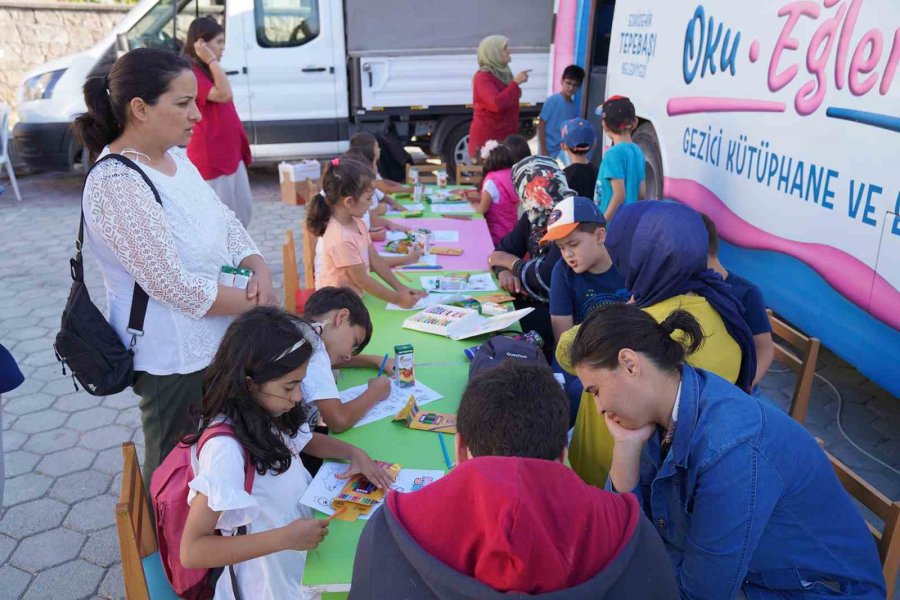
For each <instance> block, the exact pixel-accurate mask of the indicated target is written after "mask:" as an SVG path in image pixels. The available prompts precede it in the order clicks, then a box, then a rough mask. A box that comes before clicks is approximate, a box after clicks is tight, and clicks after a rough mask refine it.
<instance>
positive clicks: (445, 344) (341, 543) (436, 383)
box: [303, 272, 489, 599]
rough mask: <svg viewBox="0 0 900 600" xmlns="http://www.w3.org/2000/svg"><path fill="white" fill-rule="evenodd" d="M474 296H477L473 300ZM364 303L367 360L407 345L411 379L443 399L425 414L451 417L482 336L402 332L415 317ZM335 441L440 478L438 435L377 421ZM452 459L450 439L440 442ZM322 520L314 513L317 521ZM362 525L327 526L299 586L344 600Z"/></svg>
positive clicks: (366, 375)
mask: <svg viewBox="0 0 900 600" xmlns="http://www.w3.org/2000/svg"><path fill="white" fill-rule="evenodd" d="M405 274H406V275H408V276H409V278H410V279H412V280H413V283H411V284H410V285H411V286H413V287H416V288H419V289H421V285H420V283H419V276H420V274H417V273H414V272H407V273H405ZM474 295H475V296H477V295H478V294H474ZM364 302H365V304H366V307H367V308H368V309H369V313H370V314H371V316H372V322H373V325H374V332H373V336H372V340H371V341H370V342H369V345H368V346H366V349H365V352H366V353H367V354H384V353H388V354H389V355H390V356H393V353H394V346H395V345H397V344H412V345H413V347H414V348H415V361H416V379H418V380H419V381H422V382H423V383H424V384H425V385H427V386H428V387H430V388H432V389H434V390H436V391H438V392H440V393H441V394H443V396H444V397H443V398H442V399H440V400H435V401H434V402H432V403H430V404H427V405H426V406H428V408H429V409H431V410H435V411H443V412H453V413H455V412H456V410H457V407H458V406H459V399H460V397H461V396H462V392H463V390H464V389H465V386H466V383H467V382H468V376H469V360H468V359H467V358H466V356H465V354H464V353H463V350H464V349H465V348H468V347H470V346H474V345H476V344H478V343H480V342H482V341H484V340H485V339H487V337H489V336H487V335H484V336H479V337H475V338H471V339H467V340H461V341H458V342H457V341H453V340H451V339H450V338H446V337H442V336H438V335H433V334H429V333H422V332H419V331H412V330H409V329H403V328H402V324H403V321H404V320H405V319H406V318H407V317H409V316H411V315H413V314H415V311H389V310H387V309H386V308H385V306H386V303H385V302H384V301H383V300H379V299H378V298H375V297H374V296H371V295H369V294H367V295H366V297H365V299H364ZM340 373H341V375H340V378H339V380H338V387H339V388H340V389H346V388H349V387H353V386H356V385H360V384H363V383H366V382H367V381H368V380H369V379H370V378H371V377H373V376H374V375H375V373H374V372H373V371H372V370H371V369H342V370H341V371H340ZM334 435H335V437H336V438H338V439H341V440H344V441H346V442H348V443H350V444H353V445H355V446H359V447H360V448H362V449H364V450H365V451H366V452H368V453H369V454H370V455H371V456H372V458H375V459H378V460H384V461H388V462H397V463H400V464H401V465H403V466H404V467H409V468H413V469H440V470H442V471H445V472H446V465H445V463H444V458H443V454H442V452H441V447H440V442H439V441H438V437H437V435H438V434H435V433H432V432H428V431H414V430H411V429H407V428H406V427H403V426H402V425H400V423H395V422H393V421H391V420H390V418H384V419H382V420H380V421H376V422H374V423H370V424H368V425H364V426H363V427H359V428H352V429H350V430H349V431H345V432H344V433H340V434H334ZM444 441H445V442H447V443H448V449H449V450H450V451H451V456H452V443H453V439H452V437H451V436H445V437H444ZM325 516H326V515H324V514H323V513H317V514H316V517H317V518H324V517H325ZM365 524H366V521H362V520H359V521H355V522H353V523H347V522H345V521H337V520H335V521H332V522H331V525H330V527H329V533H328V537H326V538H325V541H324V542H323V543H322V544H320V545H319V547H318V548H316V549H315V550H311V551H309V553H308V554H307V558H306V569H305V571H304V574H303V584H304V585H305V586H307V587H308V588H310V589H312V590H313V591H316V592H319V593H320V594H321V597H322V598H323V599H325V598H335V599H336V598H345V597H346V592H347V591H349V589H350V581H351V579H352V575H353V560H354V557H355V555H356V545H357V543H358V542H359V536H360V534H361V533H362V529H363V527H364V526H365Z"/></svg>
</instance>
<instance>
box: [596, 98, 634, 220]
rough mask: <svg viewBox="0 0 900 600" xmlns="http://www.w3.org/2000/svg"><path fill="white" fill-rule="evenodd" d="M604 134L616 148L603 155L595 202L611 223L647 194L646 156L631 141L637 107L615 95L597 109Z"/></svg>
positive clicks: (626, 99)
mask: <svg viewBox="0 0 900 600" xmlns="http://www.w3.org/2000/svg"><path fill="white" fill-rule="evenodd" d="M596 113H597V114H598V115H600V118H601V122H602V123H603V131H605V132H606V134H607V135H608V136H609V137H610V139H611V140H612V141H613V147H612V148H610V149H609V150H608V151H606V152H604V154H603V161H602V162H601V163H600V175H599V176H598V177H597V185H596V187H595V190H594V202H596V203H597V205H598V206H600V210H601V211H602V212H603V215H604V216H605V217H606V220H607V221H611V220H612V218H613V216H614V215H615V214H616V211H617V210H618V209H619V207H620V206H622V205H623V204H632V203H634V202H637V201H638V200H643V199H644V198H645V197H646V195H647V188H646V186H645V185H644V153H643V151H641V148H640V147H639V146H638V145H637V144H635V143H634V142H632V141H631V132H632V131H633V130H634V128H635V127H637V117H636V116H635V110H634V104H632V103H631V100H629V99H628V98H625V97H624V96H611V97H610V98H607V100H606V102H604V103H603V104H601V105H600V106H599V107H597V110H596Z"/></svg>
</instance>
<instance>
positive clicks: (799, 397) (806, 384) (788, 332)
mask: <svg viewBox="0 0 900 600" xmlns="http://www.w3.org/2000/svg"><path fill="white" fill-rule="evenodd" d="M766 312H768V313H769V323H770V324H771V325H772V335H773V336H774V337H776V338H778V339H780V340H783V341H784V343H782V342H779V341H778V340H776V341H775V360H777V361H778V362H780V363H783V364H785V365H787V366H788V367H789V368H790V369H791V370H792V371H794V372H795V373H797V385H796V387H794V397H793V398H792V399H791V408H790V410H789V411H788V412H789V413H790V415H791V416H792V417H793V418H794V419H796V420H797V421H798V422H799V423H803V422H804V421H805V420H806V413H807V411H808V410H809V396H810V394H811V393H812V385H813V380H814V379H815V376H816V361H817V360H818V358H819V346H820V345H821V342H819V340H818V338H811V337H807V336H806V335H803V334H802V333H801V332H799V331H797V330H796V329H794V328H793V327H791V326H790V325H788V324H787V323H786V322H784V321H782V320H781V319H779V318H778V317H776V316H775V315H774V314H772V311H771V310H767V311H766ZM794 349H796V353H795V350H794ZM801 357H802V358H801Z"/></svg>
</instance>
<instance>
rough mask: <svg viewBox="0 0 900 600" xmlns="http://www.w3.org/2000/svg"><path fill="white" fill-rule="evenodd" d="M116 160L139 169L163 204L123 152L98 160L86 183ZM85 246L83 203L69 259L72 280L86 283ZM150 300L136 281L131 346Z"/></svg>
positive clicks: (130, 321)
mask: <svg viewBox="0 0 900 600" xmlns="http://www.w3.org/2000/svg"><path fill="white" fill-rule="evenodd" d="M108 160H115V161H117V162H120V163H122V164H123V165H125V166H126V167H128V168H129V169H132V170H134V171H137V172H138V174H140V176H141V178H142V179H143V180H144V183H146V184H147V187H149V188H150V191H151V192H153V198H154V199H155V200H156V201H157V202H158V203H159V205H160V206H162V199H161V198H160V196H159V192H158V191H157V190H156V186H154V185H153V182H152V181H150V178H149V177H147V174H146V173H144V171H143V170H142V169H141V168H140V167H139V166H138V165H137V164H135V163H134V161H132V160H131V159H129V158H126V157H124V156H122V155H121V154H107V155H106V156H104V157H103V158H101V159H100V160H98V161H97V162H95V163H94V164H93V166H91V169H90V171H88V173H87V175H85V177H84V185H85V187H86V186H87V178H88V176H90V174H91V171H93V170H94V169H95V168H97V166H98V165H99V164H100V163H102V162H105V161H108ZM81 195H82V197H84V188H82V192H81ZM83 246H84V203H83V202H82V204H81V222H80V223H79V224H78V238H77V239H76V241H75V258H73V259H72V260H71V261H69V264H70V265H71V274H72V280H73V281H77V282H79V283H84V258H83V257H82V254H81V249H82V247H83ZM149 302H150V296H148V295H147V292H145V291H144V288H142V287H141V286H139V285H138V284H137V282H135V283H134V292H133V293H132V295H131V313H130V314H129V315H128V328H127V329H126V330H125V331H127V332H128V333H130V334H131V346H134V344H135V342H136V341H137V338H138V337H139V336H142V335H144V317H146V316H147V304H148V303H149Z"/></svg>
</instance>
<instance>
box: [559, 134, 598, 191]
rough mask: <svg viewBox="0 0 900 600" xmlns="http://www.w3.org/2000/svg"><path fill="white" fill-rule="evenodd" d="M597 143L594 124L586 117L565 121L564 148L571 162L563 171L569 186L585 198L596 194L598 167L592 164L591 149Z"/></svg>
mask: <svg viewBox="0 0 900 600" xmlns="http://www.w3.org/2000/svg"><path fill="white" fill-rule="evenodd" d="M596 144H597V134H596V133H595V132H594V126H593V125H591V124H590V123H588V122H587V121H585V120H584V119H582V118H577V119H570V120H568V121H566V122H565V123H563V126H562V148H563V150H565V152H566V157H567V158H568V162H569V166H568V167H566V168H565V169H563V172H564V173H565V174H566V181H568V182H569V187H570V188H572V189H573V190H575V193H576V194H578V195H579V196H584V197H585V198H590V197H592V196H593V195H594V184H595V183H596V182H597V167H595V166H594V165H592V164H591V151H592V150H593V149H594V146H595V145H596Z"/></svg>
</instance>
